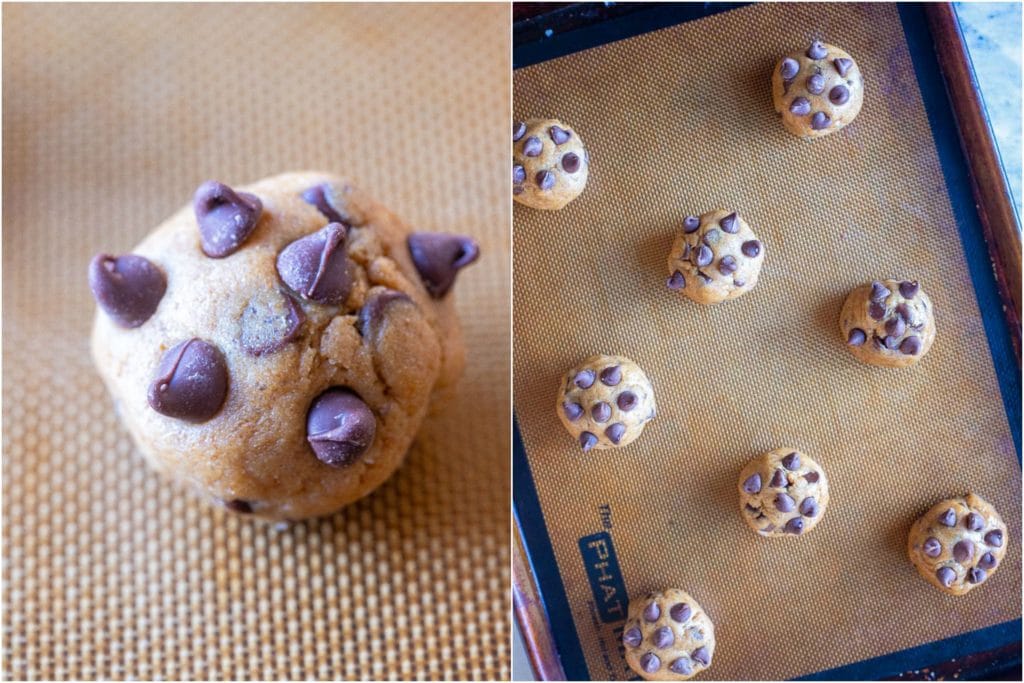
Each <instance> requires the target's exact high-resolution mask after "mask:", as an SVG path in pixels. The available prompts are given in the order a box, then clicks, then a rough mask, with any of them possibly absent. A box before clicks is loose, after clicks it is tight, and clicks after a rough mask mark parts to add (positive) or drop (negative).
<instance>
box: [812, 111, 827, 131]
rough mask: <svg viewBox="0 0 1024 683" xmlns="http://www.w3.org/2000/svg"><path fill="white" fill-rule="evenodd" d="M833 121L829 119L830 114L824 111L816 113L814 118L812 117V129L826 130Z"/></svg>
mask: <svg viewBox="0 0 1024 683" xmlns="http://www.w3.org/2000/svg"><path fill="white" fill-rule="evenodd" d="M831 123H832V119H830V118H829V116H828V114H826V113H825V112H823V111H818V112H814V116H812V117H811V128H813V129H814V130H824V129H826V128H828V127H829V125H831Z"/></svg>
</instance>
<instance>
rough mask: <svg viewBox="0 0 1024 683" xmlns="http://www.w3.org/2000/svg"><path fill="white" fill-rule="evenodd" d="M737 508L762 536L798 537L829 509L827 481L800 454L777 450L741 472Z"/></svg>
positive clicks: (811, 461) (752, 462) (816, 468)
mask: <svg viewBox="0 0 1024 683" xmlns="http://www.w3.org/2000/svg"><path fill="white" fill-rule="evenodd" d="M739 489H740V506H741V508H742V510H743V518H744V519H745V520H746V522H747V524H748V525H749V526H750V527H751V528H752V529H754V531H756V532H757V533H759V534H761V535H762V536H785V535H793V536H799V535H800V534H803V533H806V532H808V531H810V530H811V529H813V528H814V527H815V526H816V525H817V524H818V522H819V521H821V518H822V516H823V515H824V513H825V507H826V506H827V505H828V479H827V478H826V477H825V472H824V470H822V468H821V466H820V465H818V463H816V462H815V461H814V460H812V459H811V458H809V457H807V456H806V455H804V454H803V453H801V452H800V451H797V450H794V449H791V448H778V449H775V450H773V451H770V452H768V453H765V454H764V455H762V456H760V457H758V458H755V459H754V460H752V461H751V462H749V463H748V464H747V465H746V467H744V468H743V470H741V471H740V479H739Z"/></svg>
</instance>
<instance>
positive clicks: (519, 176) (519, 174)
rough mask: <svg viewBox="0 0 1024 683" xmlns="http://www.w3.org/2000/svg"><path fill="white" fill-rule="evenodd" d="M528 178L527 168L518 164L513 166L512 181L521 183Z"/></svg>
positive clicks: (517, 183)
mask: <svg viewBox="0 0 1024 683" xmlns="http://www.w3.org/2000/svg"><path fill="white" fill-rule="evenodd" d="M524 180H526V169H525V168H523V167H522V166H520V165H519V164H516V165H515V166H513V167H512V182H513V183H515V184H516V185H519V184H520V183H522V182H523V181H524Z"/></svg>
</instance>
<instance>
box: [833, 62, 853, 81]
mask: <svg viewBox="0 0 1024 683" xmlns="http://www.w3.org/2000/svg"><path fill="white" fill-rule="evenodd" d="M832 63H833V64H835V65H836V71H838V72H839V75H840V76H842V77H843V78H846V74H847V73H849V71H850V67H851V66H853V60H852V59H847V58H846V57H836V58H835V59H834V60H832Z"/></svg>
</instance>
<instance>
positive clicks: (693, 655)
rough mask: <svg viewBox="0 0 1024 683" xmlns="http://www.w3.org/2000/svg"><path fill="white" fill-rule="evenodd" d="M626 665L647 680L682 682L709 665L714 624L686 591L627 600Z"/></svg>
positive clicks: (713, 637)
mask: <svg viewBox="0 0 1024 683" xmlns="http://www.w3.org/2000/svg"><path fill="white" fill-rule="evenodd" d="M622 644H623V646H624V647H625V650H626V663H627V664H629V667H630V668H631V669H633V671H635V672H636V673H637V674H638V675H639V676H640V677H641V678H644V679H646V680H648V681H685V680H686V679H688V678H693V677H694V676H696V675H697V674H699V673H701V672H702V671H704V670H705V669H707V668H708V667H709V666H711V658H712V657H713V656H714V654H715V625H714V624H712V623H711V618H710V617H708V615H707V613H706V612H705V611H704V610H703V609H701V606H700V605H698V604H697V601H696V600H694V599H693V598H692V597H690V595H689V593H687V592H686V591H681V590H679V589H678V588H668V589H665V590H663V591H661V592H660V593H651V594H649V595H647V596H645V597H644V598H643V599H641V600H630V601H629V618H628V619H627V620H626V625H625V627H624V628H623V631H622Z"/></svg>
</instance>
